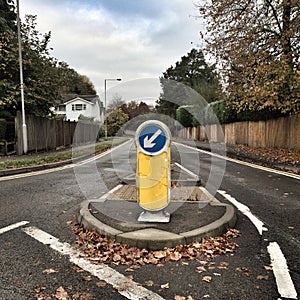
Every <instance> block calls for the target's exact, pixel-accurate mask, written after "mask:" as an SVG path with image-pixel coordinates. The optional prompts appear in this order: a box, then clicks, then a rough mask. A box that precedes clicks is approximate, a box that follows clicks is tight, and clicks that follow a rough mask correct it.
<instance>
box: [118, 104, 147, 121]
mask: <svg viewBox="0 0 300 300" xmlns="http://www.w3.org/2000/svg"><path fill="white" fill-rule="evenodd" d="M120 108H121V110H122V111H123V112H124V113H125V114H127V115H128V117H129V120H131V119H133V118H135V117H137V116H139V115H144V114H147V113H149V112H150V108H149V106H148V105H147V104H146V103H145V102H143V101H142V102H140V103H138V102H136V101H130V102H128V103H124V104H123V105H122V106H121V107H120Z"/></svg>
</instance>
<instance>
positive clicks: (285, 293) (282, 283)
mask: <svg viewBox="0 0 300 300" xmlns="http://www.w3.org/2000/svg"><path fill="white" fill-rule="evenodd" d="M267 249H268V252H269V255H270V258H271V266H272V268H273V273H274V276H275V280H276V284H277V288H278V292H279V294H280V296H281V297H283V298H287V299H297V292H296V289H295V286H294V283H293V281H292V278H291V276H290V273H289V269H288V266H287V262H286V259H285V257H284V255H283V253H282V251H281V249H280V247H279V245H278V244H277V243H276V242H272V243H270V244H269V246H268V248H267Z"/></svg>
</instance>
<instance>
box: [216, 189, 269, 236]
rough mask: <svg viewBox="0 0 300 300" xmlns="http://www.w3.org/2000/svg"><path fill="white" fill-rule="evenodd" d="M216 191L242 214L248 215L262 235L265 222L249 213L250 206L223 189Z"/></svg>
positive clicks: (265, 229) (264, 229)
mask: <svg viewBox="0 0 300 300" xmlns="http://www.w3.org/2000/svg"><path fill="white" fill-rule="evenodd" d="M218 193H219V194H221V195H222V196H223V197H225V198H226V199H227V200H228V201H229V202H231V203H232V204H233V205H234V206H235V207H236V208H237V209H238V210H239V211H240V212H241V213H242V214H244V215H245V216H246V217H248V218H249V220H250V221H251V222H252V223H253V224H254V226H255V227H256V229H257V231H258V232H259V234H260V235H262V233H263V231H267V230H268V229H267V228H266V227H265V226H264V225H265V224H264V223H263V222H262V221H261V220H259V219H258V218H257V217H256V216H255V215H253V214H252V213H251V211H250V208H249V207H248V206H246V205H245V204H242V203H240V202H238V201H237V200H236V199H235V198H234V197H232V196H230V195H229V194H227V193H226V192H225V191H220V190H218Z"/></svg>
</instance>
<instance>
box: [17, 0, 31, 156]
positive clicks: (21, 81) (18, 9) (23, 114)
mask: <svg viewBox="0 0 300 300" xmlns="http://www.w3.org/2000/svg"><path fill="white" fill-rule="evenodd" d="M17 27H18V44H19V64H20V87H21V104H22V136H23V152H24V154H26V153H27V150H28V141H27V126H26V118H25V102H24V82H23V60H22V41H21V29H20V27H21V24H20V6H19V0H17Z"/></svg>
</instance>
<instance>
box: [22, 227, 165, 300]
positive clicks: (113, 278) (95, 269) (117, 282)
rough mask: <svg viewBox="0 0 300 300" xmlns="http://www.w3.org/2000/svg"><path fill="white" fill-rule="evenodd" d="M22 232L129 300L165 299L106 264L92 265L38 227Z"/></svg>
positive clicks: (77, 252) (76, 251)
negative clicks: (47, 246) (67, 258)
mask: <svg viewBox="0 0 300 300" xmlns="http://www.w3.org/2000/svg"><path fill="white" fill-rule="evenodd" d="M22 230H23V231H24V232H25V233H27V234H28V235H29V236H31V237H33V238H34V239H36V240H38V241H39V242H41V243H42V244H44V245H49V246H50V248H52V249H53V250H55V251H57V252H59V253H60V254H62V255H67V256H69V259H70V262H72V263H74V264H75V265H77V266H78V267H80V268H81V269H83V270H85V271H87V272H89V273H91V274H92V275H93V276H95V277H98V278H99V279H100V280H104V281H105V282H107V283H108V284H110V285H112V286H113V287H114V288H117V287H121V288H122V289H123V290H121V289H118V292H119V293H120V294H121V295H122V296H124V297H126V298H127V299H130V300H141V299H143V300H164V298H162V297H161V296H159V295H158V294H156V293H154V292H152V291H149V290H147V289H145V288H144V287H142V286H139V285H137V283H136V282H134V281H132V280H130V279H128V278H127V277H126V276H124V275H123V274H121V273H119V272H117V271H116V270H114V269H112V268H110V267H109V266H107V265H105V264H99V265H94V264H92V263H91V262H90V261H89V260H87V259H85V258H83V257H82V253H81V252H80V251H79V250H76V249H74V248H72V247H71V246H70V245H69V244H68V243H62V242H60V241H59V240H58V239H57V238H56V237H54V236H52V235H50V234H48V233H47V232H45V231H42V230H40V229H38V228H36V227H26V228H23V229H22Z"/></svg>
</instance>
